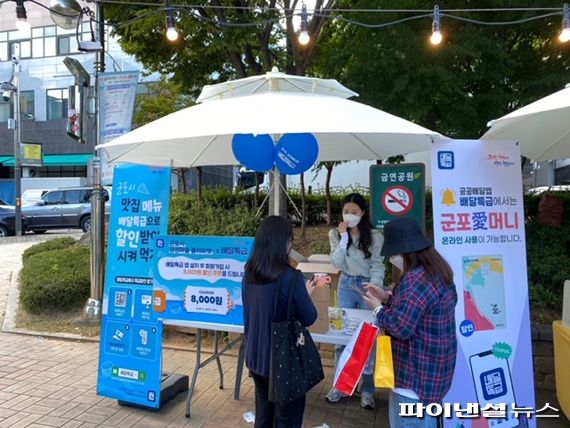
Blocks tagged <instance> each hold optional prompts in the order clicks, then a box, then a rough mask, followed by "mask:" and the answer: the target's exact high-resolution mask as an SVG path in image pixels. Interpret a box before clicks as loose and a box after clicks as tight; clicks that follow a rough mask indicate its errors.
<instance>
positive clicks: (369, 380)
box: [334, 272, 376, 394]
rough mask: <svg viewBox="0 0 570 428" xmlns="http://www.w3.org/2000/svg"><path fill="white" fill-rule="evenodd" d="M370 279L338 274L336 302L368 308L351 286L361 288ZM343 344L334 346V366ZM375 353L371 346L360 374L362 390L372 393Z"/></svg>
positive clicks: (344, 306)
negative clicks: (370, 351) (370, 352)
mask: <svg viewBox="0 0 570 428" xmlns="http://www.w3.org/2000/svg"><path fill="white" fill-rule="evenodd" d="M368 281H370V278H367V277H364V276H352V275H348V274H346V273H344V272H342V273H341V274H340V279H339V281H338V293H337V304H338V306H339V307H341V308H348V309H370V308H369V307H368V306H367V305H366V303H364V301H363V300H362V296H361V295H360V294H359V293H358V292H356V291H354V290H353V289H352V287H351V286H353V287H358V288H360V289H361V290H363V287H362V283H363V282H368ZM344 348H345V347H344V346H338V345H337V346H336V347H335V358H334V365H335V367H336V365H337V363H338V360H339V359H340V356H341V354H342V351H343V350H344ZM375 355H376V347H374V348H372V354H371V355H370V358H369V359H368V361H367V362H366V367H364V373H363V375H362V391H361V392H370V393H371V394H374V390H375V388H374V360H375V358H374V357H375Z"/></svg>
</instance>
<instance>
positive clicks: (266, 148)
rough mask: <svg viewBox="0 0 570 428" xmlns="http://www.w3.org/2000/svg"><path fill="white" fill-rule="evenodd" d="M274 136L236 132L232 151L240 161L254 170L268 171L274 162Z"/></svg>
mask: <svg viewBox="0 0 570 428" xmlns="http://www.w3.org/2000/svg"><path fill="white" fill-rule="evenodd" d="M274 150H275V147H274V145H273V138H271V136H270V135H267V134H263V135H253V134H235V135H234V136H233V138H232V151H233V153H234V156H235V157H236V159H237V160H238V162H239V163H240V164H242V165H244V166H246V167H247V168H249V169H251V170H253V171H267V170H269V169H271V168H273V163H274Z"/></svg>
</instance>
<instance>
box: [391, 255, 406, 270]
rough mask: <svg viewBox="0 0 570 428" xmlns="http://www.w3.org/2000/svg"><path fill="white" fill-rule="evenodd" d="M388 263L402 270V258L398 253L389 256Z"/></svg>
mask: <svg viewBox="0 0 570 428" xmlns="http://www.w3.org/2000/svg"><path fill="white" fill-rule="evenodd" d="M390 263H392V264H393V265H394V266H396V267H397V268H398V269H400V270H401V271H402V272H403V271H404V258H403V257H402V256H401V255H400V254H396V255H395V256H391V257H390Z"/></svg>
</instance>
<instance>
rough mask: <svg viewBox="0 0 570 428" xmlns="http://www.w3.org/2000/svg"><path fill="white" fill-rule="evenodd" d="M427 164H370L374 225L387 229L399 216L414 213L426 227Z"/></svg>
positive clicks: (371, 205) (412, 215)
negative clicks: (386, 225)
mask: <svg viewBox="0 0 570 428" xmlns="http://www.w3.org/2000/svg"><path fill="white" fill-rule="evenodd" d="M425 176H426V174H425V165H424V164H423V163H407V164H406V163H403V164H398V165H372V166H371V167H370V213H371V221H372V227H374V228H375V229H383V228H384V225H385V224H386V223H388V221H390V220H392V219H393V218H397V217H403V216H405V217H412V218H414V219H415V220H416V221H417V222H418V223H419V224H420V226H421V227H422V230H425Z"/></svg>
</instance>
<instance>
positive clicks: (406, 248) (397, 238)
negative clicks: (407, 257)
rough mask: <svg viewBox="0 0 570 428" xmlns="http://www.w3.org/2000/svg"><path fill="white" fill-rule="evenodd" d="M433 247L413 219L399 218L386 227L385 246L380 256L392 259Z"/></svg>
mask: <svg viewBox="0 0 570 428" xmlns="http://www.w3.org/2000/svg"><path fill="white" fill-rule="evenodd" d="M431 246H433V243H432V242H431V241H430V240H429V239H428V238H427V237H426V236H425V235H424V234H423V232H422V230H421V229H420V226H419V225H418V223H417V222H416V221H415V220H414V219H413V218H410V217H399V218H395V219H393V220H390V221H389V222H388V223H386V224H385V225H384V245H383V246H382V250H381V251H380V254H381V255H383V256H385V257H390V256H393V255H395V254H405V253H413V252H416V251H421V250H425V249H426V248H429V247H431Z"/></svg>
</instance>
